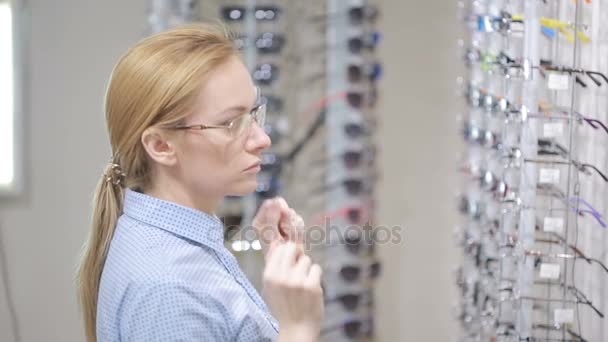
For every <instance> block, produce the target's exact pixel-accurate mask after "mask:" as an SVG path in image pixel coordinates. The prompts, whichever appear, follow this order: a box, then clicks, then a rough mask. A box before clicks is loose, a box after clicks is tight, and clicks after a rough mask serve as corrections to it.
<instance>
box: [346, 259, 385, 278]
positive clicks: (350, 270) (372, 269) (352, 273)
mask: <svg viewBox="0 0 608 342" xmlns="http://www.w3.org/2000/svg"><path fill="white" fill-rule="evenodd" d="M380 272H381V265H380V262H378V261H374V262H373V263H372V264H371V265H369V268H368V269H365V268H363V267H362V266H359V265H345V266H342V267H340V277H341V278H342V280H344V281H346V282H348V283H355V282H358V281H360V280H361V276H362V274H363V273H365V276H367V277H368V279H372V280H373V279H376V278H378V276H379V275H380Z"/></svg>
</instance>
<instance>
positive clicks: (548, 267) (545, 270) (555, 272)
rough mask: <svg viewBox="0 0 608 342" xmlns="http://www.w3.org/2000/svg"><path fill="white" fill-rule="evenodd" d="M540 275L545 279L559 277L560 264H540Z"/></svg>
mask: <svg viewBox="0 0 608 342" xmlns="http://www.w3.org/2000/svg"><path fill="white" fill-rule="evenodd" d="M539 276H540V277H541V278H543V279H558V278H559V264H545V263H543V264H540V274H539Z"/></svg>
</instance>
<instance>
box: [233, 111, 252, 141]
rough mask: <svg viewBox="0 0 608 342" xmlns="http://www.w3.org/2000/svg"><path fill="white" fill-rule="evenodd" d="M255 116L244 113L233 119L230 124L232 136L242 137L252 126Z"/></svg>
mask: <svg viewBox="0 0 608 342" xmlns="http://www.w3.org/2000/svg"><path fill="white" fill-rule="evenodd" d="M252 119H253V117H252V116H251V115H249V114H243V115H241V116H239V117H238V118H236V119H234V121H232V125H231V126H230V129H229V131H230V135H231V136H232V137H240V136H241V135H243V133H245V131H246V130H247V129H248V128H249V126H251V121H252Z"/></svg>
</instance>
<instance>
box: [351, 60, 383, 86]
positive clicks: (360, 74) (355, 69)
mask: <svg viewBox="0 0 608 342" xmlns="http://www.w3.org/2000/svg"><path fill="white" fill-rule="evenodd" d="M347 73H348V81H349V82H351V83H358V82H361V81H363V80H369V81H371V82H375V81H378V80H379V79H380V78H381V77H382V64H380V63H377V62H376V63H368V64H351V65H349V66H348V68H347Z"/></svg>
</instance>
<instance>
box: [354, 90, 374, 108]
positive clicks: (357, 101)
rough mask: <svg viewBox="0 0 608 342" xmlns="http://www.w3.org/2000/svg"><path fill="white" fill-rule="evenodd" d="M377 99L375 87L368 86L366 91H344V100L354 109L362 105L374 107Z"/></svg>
mask: <svg viewBox="0 0 608 342" xmlns="http://www.w3.org/2000/svg"><path fill="white" fill-rule="evenodd" d="M377 100H378V92H377V89H376V88H375V87H372V88H370V91H369V92H367V93H363V92H356V91H349V92H347V93H346V102H347V103H348V104H349V105H350V106H351V107H353V108H355V109H363V107H374V106H375V105H376V102H377Z"/></svg>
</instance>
